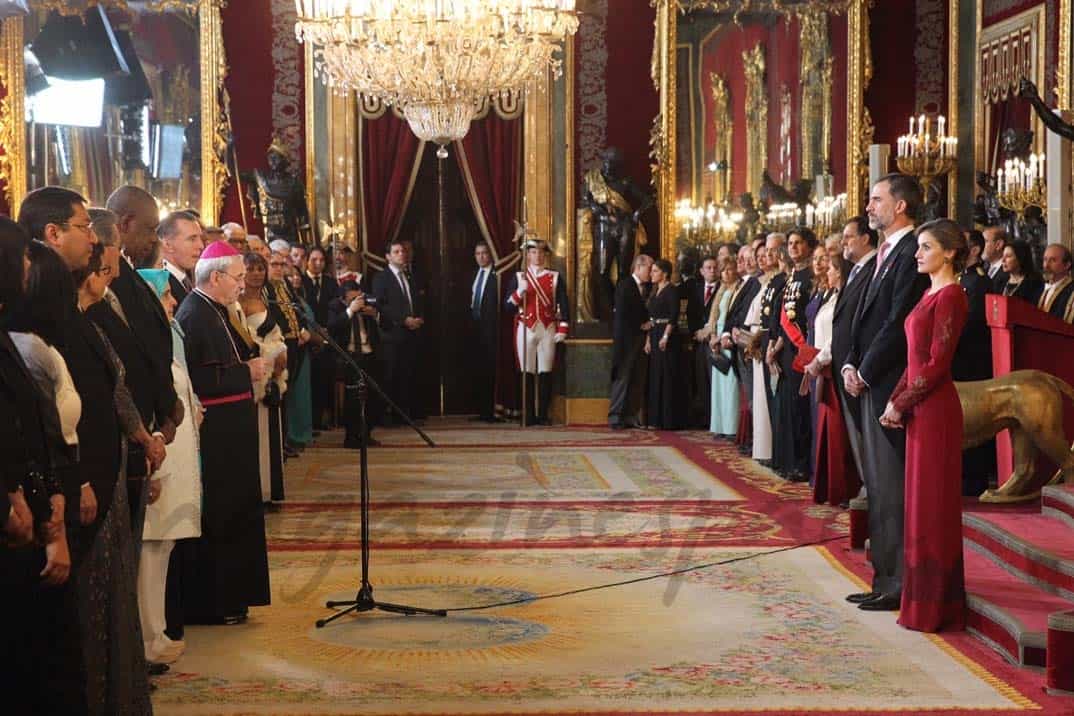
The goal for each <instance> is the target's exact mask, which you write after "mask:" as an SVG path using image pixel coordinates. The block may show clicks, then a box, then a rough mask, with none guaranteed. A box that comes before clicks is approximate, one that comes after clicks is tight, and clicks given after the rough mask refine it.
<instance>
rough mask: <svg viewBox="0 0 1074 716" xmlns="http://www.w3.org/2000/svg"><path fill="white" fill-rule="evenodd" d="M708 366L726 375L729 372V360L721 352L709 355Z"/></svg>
mask: <svg viewBox="0 0 1074 716" xmlns="http://www.w3.org/2000/svg"><path fill="white" fill-rule="evenodd" d="M709 365H711V366H712V367H713V368H715V369H716V370H718V371H720V372H721V373H723V374H724V375H727V374H728V372H730V370H731V359H730V358H728V357H727V356H725V355H724V354H723V351H716V352H715V353H709Z"/></svg>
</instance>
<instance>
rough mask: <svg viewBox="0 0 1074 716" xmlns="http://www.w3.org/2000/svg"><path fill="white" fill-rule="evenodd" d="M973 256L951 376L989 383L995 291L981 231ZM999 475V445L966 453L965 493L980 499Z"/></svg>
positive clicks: (964, 281) (965, 277)
mask: <svg viewBox="0 0 1074 716" xmlns="http://www.w3.org/2000/svg"><path fill="white" fill-rule="evenodd" d="M967 243H968V244H969V249H970V254H969V258H968V259H967V260H966V268H965V269H963V270H962V274H961V275H960V276H959V285H961V286H962V290H963V291H964V292H965V293H966V301H967V303H968V304H969V312H968V313H967V315H966V325H965V326H964V327H963V328H962V335H961V336H960V337H959V339H958V347H957V348H956V349H955V357H954V360H953V361H952V362H951V376H952V377H953V378H954V379H955V380H957V381H972V380H987V379H989V378H991V377H992V330H991V329H990V328H989V327H988V322H987V320H986V317H985V296H986V295H987V294H989V293H991V292H992V290H993V283H992V279H991V278H989V277H988V265H987V264H985V263H984V262H983V261H982V260H981V258H982V256H984V248H985V237H984V234H982V233H981V232H980V231H971V232H969V235H968V236H967ZM995 474H996V442H995V440H988V441H987V442H985V443H983V444H981V445H978V446H977V447H974V448H969V449H967V450H963V451H962V494H963V495H966V496H969V497H977V496H979V495H980V494H981V493H982V492H984V491H985V490H986V489H988V485H989V483H990V480H991V477H992V476H993V475H995Z"/></svg>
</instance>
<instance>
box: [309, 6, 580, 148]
mask: <svg viewBox="0 0 1074 716" xmlns="http://www.w3.org/2000/svg"><path fill="white" fill-rule="evenodd" d="M575 2H576V0H296V5H297V8H298V21H297V22H296V24H295V34H296V35H297V37H298V40H299V42H308V43H312V45H313V47H314V61H315V65H316V67H315V71H316V73H317V75H318V76H319V77H320V78H321V80H322V81H323V82H325V84H327V85H328V86H329V87H333V88H336V89H340V90H344V91H347V90H354V91H356V92H360V93H362V94H365V95H368V96H371V97H378V98H380V99H381V100H383V101H384V102H385V103H387V104H392V105H395V106H396V107H398V108H399V110H400V111H401V112H402V113H403V116H404V117H405V118H406V120H407V122H408V123H409V124H410V128H411V129H412V130H413V131H414V133H415V134H416V135H417V136H418V137H419V138H420V139H423V140H425V141H431V142H435V143H436V144H438V145H439V146H440V151H439V152H438V153H437V154H438V155H439V156H441V157H443V156H446V155H447V152H446V150H445V149H444V145H446V144H448V143H449V142H452V141H455V140H458V139H462V138H463V137H464V136H466V132H467V131H468V130H469V128H470V120H472V119H473V117H474V115H475V114H476V113H477V112H478V111H480V110H481V109H482V108H483V106H484V103H485V102H486V101H488V100H489V99H496V98H503V99H509V100H517V99H518V97H519V95H520V94H521V92H522V89H523V87H524V85H525V84H526V82H527V81H529V80H530V79H532V78H533V77H535V76H537V75H538V74H539V73H541V72H543V71H544V70H545V68H546V67H551V68H552V71H553V73H554V75H555V76H556V77H558V76H559V75H560V72H561V68H560V59H559V58H558V57H557V56H556V53H557V52H558V51H559V50H560V49H561V43H562V42H563V40H564V39H565V38H567V37H569V36H571V35H573V34H574V33H575V32H576V31H577V30H578V16H577V13H576V12H575Z"/></svg>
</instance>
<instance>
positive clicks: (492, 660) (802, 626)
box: [154, 423, 1074, 715]
mask: <svg viewBox="0 0 1074 716" xmlns="http://www.w3.org/2000/svg"><path fill="white" fill-rule="evenodd" d="M385 432H387V431H385ZM429 432H430V434H431V435H432V437H433V439H434V440H436V441H437V443H438V444H439V447H438V448H436V449H428V448H423V447H419V445H418V444H417V443H415V442H413V441H411V440H410V438H409V437H408V436H407V435H406V434H404V433H403V432H402V431H401V430H397V431H393V432H392V433H390V434H388V435H387V436H378V437H382V439H384V437H387V439H385V440H384V442H385V444H386V445H391V447H381V448H377V449H374V450H372V451H371V453H370V473H371V475H372V478H373V480H374V482H375V487H374V489H373V497H374V500H375V501H376V505H375V506H374V509H373V510H372V512H371V533H372V536H373V542H374V545H375V549H374V551H373V556H372V565H371V569H372V581H373V584H374V586H375V593H376V596H377V598H378V599H381V600H384V601H388V602H398V603H403V604H412V605H416V606H421V607H428V608H446V609H449V610H450V609H455V608H459V607H465V606H473V605H485V604H490V603H499V602H513V601H516V600H518V601H520V602H521V603H519V604H514V605H511V606H504V607H499V608H494V609H488V610H476V611H456V612H452V613H451V614H450V615H449V616H448V617H447V618H436V617H403V616H396V615H392V614H385V613H379V612H378V613H375V614H363V615H360V616H357V617H344V618H343V619H341V620H340V621H338V622H336V623H334V624H331V625H329V626H327V627H326V628H324V629H317V628H315V627H314V621H315V620H316V619H318V618H320V617H323V616H326V615H327V614H330V613H331V612H330V611H329V610H326V609H325V608H324V602H325V600H328V599H348V598H351V597H353V596H354V592H355V590H356V588H357V585H358V580H359V570H358V567H357V562H358V559H357V551H356V550H357V546H358V545H357V540H356V536H357V534H358V522H357V511H358V509H357V503H356V499H357V496H358V489H357V484H356V479H357V478H356V474H357V462H358V461H357V454H356V453H354V452H351V451H343V450H342V449H340V448H336V447H330V445H331V443H332V440H333V439H334V438H335V436H327V439H326V441H325V442H326V443H327V445H328V446H325V447H321V448H315V449H311V450H308V451H307V452H306V454H304V455H303V457H302V458H300V459H299V460H295V461H292V462H289V463H288V466H287V491H288V502H287V504H286V506H285V507H284V509H283V510H282V511H281V512H279V513H277V514H273V515H270V516H269V519H268V532H269V543H270V565H271V569H272V582H273V603H272V606H270V607H265V608H261V609H256V610H253V612H252V614H251V619H250V621H249V622H248V623H247V624H245V625H241V626H232V627H198V628H190V629H188V633H187V645H188V648H187V653H186V655H185V656H184V657H183V658H182V659H181V660H180V661H179V662H178V663H177V664H175V665H174V667H173V669H172V671H171V673H170V674H169V675H167V676H165V677H161V678H160V679H157V683H158V685H159V688H158V690H157V691H156V693H155V696H154V704H155V706H156V711H157V713H162V714H244V713H265V714H459V715H461V714H509V713H510V714H516V713H517V714H536V713H542V714H546V713H564V714H565V713H572V714H578V713H592V714H649V713H721V714H728V713H743V714H745V713H766V714H772V713H779V714H802V713H821V714H823V713H844V714H846V713H853V714H874V713H875V714H883V713H894V712H899V713H929V714H947V713H951V714H955V713H967V714H968V713H974V714H1007V713H1010V712H1012V711H1023V710H1024V711H1036V712H1039V713H1049V714H1053V713H1054V714H1070V713H1074V703H1072V702H1070V701H1063V700H1059V699H1055V698H1052V697H1048V696H1046V695H1044V694H1043V693H1042V692H1041V691H1040V688H1039V678H1037V679H1032V678H1029V677H1028V676H1027V675H1026V673H1025V672H1020V671H1018V670H1017V669H1015V668H1013V667H1010V666H1008V665H1006V664H1004V663H1003V662H1002V661H1001V660H1000V659H999V658H998V657H997V656H995V655H994V654H993V653H992V652H990V651H988V650H987V649H986V648H985V647H983V646H981V645H979V644H978V643H977V642H975V641H973V640H972V639H971V638H970V637H968V636H966V635H964V634H956V635H949V636H944V637H942V638H941V637H931V636H926V635H921V634H917V633H913V632H908V631H906V630H903V629H901V628H900V627H898V626H897V625H896V624H895V620H894V618H893V616H892V615H890V614H879V615H877V614H865V613H863V612H861V611H859V610H857V609H854V608H852V607H851V606H850V605H847V604H846V603H845V602H844V601H843V596H844V595H845V594H847V593H848V592H850V591H856V590H858V589H859V588H860V586H861V584H862V583H861V579H860V576H861V574H863V573H864V572H863V569H862V565H861V558H860V556H858V555H854V554H852V553H850V552H849V551H848V550H847V549H846V547H845V542H844V541H843V540H839V541H836V542H830V543H828V544H827V545H825V546H810V547H804V548H801V549H792V550H790V551H782V552H778V553H772V554H763V553H766V552H771V551H772V550H777V549H787V548H792V547H794V546H795V545H796V544H799V543H801V542H807V541H816V540H825V539H828V538H831V537H838V536H840V535H843V534H845V532H846V524H847V522H846V519H845V515H844V514H843V513H842V512H841V511H840V510H837V509H833V508H829V507H825V506H818V505H814V504H813V503H812V502H811V501H810V500H809V497H808V490H807V488H806V487H804V486H802V485H794V484H790V483H786V482H784V481H783V480H781V479H779V478H778V477H776V476H774V475H772V474H771V473H769V472H768V471H766V470H763V469H760V468H758V467H756V466H755V465H753V463H752V462H751V461H749V460H746V459H744V458H742V457H740V456H739V455H738V453H737V451H735V450H734V449H733V447H732V446H730V445H728V444H726V443H719V442H714V441H713V440H712V438H711V437H710V436H708V435H707V434H705V433H678V434H665V433H649V432H640V431H631V432H629V433H612V432H610V431H606V430H603V429H600V428H584V429H573V428H572V429H570V430H564V429H558V430H557V429H544V430H542V429H531V430H528V431H526V432H521V431H519V430H518V429H512V428H493V429H480V428H473V427H471V426H470V425H461V424H457V423H448V424H442V425H436V426H433V428H432V429H430V430H429ZM542 445H543V448H542ZM751 555H753V556H755V558H753V559H743V558H748V557H750V556H751ZM726 560H736V561H733V562H730V563H727V564H722V565H718V566H712V567H709V568H706V569H702V570H697V571H688V572H685V573H683V574H680V575H678V576H675V577H670V578H668V577H662V578H659V579H651V580H643V581H634V582H633V583H630V584H623V585H621V586H616V587H612V588H608V589H599V590H587V589H586V588H589V587H593V586H597V585H602V584H606V583H610V582H624V581H631V580H639V579H643V578H645V577H648V576H651V575H654V574H659V573H663V572H669V571H674V570H680V569H682V568H684V567H688V566H691V565H697V564H711V563H716V562H724V561H726ZM570 590H582V591H580V592H579V593H576V594H571V595H567V596H562V597H558V598H552V599H546V600H537V601H533V598H534V597H535V596H537V595H548V594H557V593H560V592H564V591H570Z"/></svg>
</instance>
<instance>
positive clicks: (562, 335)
mask: <svg viewBox="0 0 1074 716" xmlns="http://www.w3.org/2000/svg"><path fill="white" fill-rule="evenodd" d="M565 340H567V334H566V333H557V334H556V335H555V336H554V337H553V338H552V342H553V343H562V342H563V341H565Z"/></svg>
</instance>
